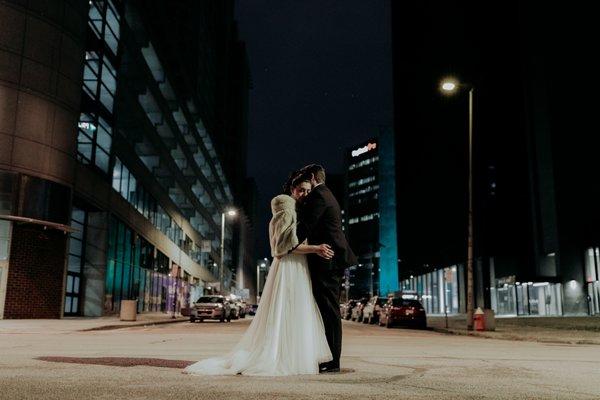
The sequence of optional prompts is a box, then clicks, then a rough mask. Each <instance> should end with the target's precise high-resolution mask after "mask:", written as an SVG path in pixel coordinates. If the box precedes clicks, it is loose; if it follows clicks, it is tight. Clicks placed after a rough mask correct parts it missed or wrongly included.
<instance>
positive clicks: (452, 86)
mask: <svg viewBox="0 0 600 400" xmlns="http://www.w3.org/2000/svg"><path fill="white" fill-rule="evenodd" d="M460 87H466V88H468V89H469V211H468V228H467V235H468V236H467V330H469V331H472V330H473V307H474V304H473V92H474V87H473V86H472V85H466V84H459V83H458V82H456V81H454V80H451V79H446V80H444V81H442V84H441V89H442V91H443V92H445V93H448V94H452V93H454V92H455V91H456V90H458V89H459V88H460Z"/></svg>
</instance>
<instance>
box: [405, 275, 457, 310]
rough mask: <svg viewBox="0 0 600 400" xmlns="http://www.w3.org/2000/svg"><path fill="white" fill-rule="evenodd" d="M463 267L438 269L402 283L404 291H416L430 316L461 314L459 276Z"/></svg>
mask: <svg viewBox="0 0 600 400" xmlns="http://www.w3.org/2000/svg"><path fill="white" fill-rule="evenodd" d="M462 271H463V266H462V265H453V266H451V267H447V268H441V269H437V270H435V271H432V272H429V273H427V274H424V275H419V276H413V277H411V278H409V279H405V280H404V281H402V290H411V291H416V292H417V294H418V296H419V299H420V300H421V302H422V303H423V308H425V311H426V312H427V313H428V314H444V313H446V312H447V313H448V314H458V313H459V312H460V292H459V289H460V288H459V274H461V273H462Z"/></svg>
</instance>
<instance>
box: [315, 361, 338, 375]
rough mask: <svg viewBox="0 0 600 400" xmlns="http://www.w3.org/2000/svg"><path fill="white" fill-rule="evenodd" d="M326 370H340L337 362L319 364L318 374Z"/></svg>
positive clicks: (326, 371)
mask: <svg viewBox="0 0 600 400" xmlns="http://www.w3.org/2000/svg"><path fill="white" fill-rule="evenodd" d="M328 372H340V366H339V364H330V363H324V364H320V365H319V373H320V374H326V373H328Z"/></svg>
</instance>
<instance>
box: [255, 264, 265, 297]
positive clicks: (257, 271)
mask: <svg viewBox="0 0 600 400" xmlns="http://www.w3.org/2000/svg"><path fill="white" fill-rule="evenodd" d="M265 260H267V259H266V258H265ZM266 267H267V264H266V263H264V262H263V263H260V264H256V304H258V300H259V299H260V296H259V293H260V269H261V268H266Z"/></svg>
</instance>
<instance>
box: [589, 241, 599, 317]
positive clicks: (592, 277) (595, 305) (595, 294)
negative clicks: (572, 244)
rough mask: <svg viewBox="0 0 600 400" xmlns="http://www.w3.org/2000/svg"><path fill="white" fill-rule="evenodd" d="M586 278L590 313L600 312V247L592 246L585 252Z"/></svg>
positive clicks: (596, 313)
mask: <svg viewBox="0 0 600 400" xmlns="http://www.w3.org/2000/svg"><path fill="white" fill-rule="evenodd" d="M585 280H586V284H587V296H588V297H587V298H588V303H589V305H588V307H589V313H590V315H598V314H600V248H598V247H590V248H588V249H587V250H586V252H585Z"/></svg>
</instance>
